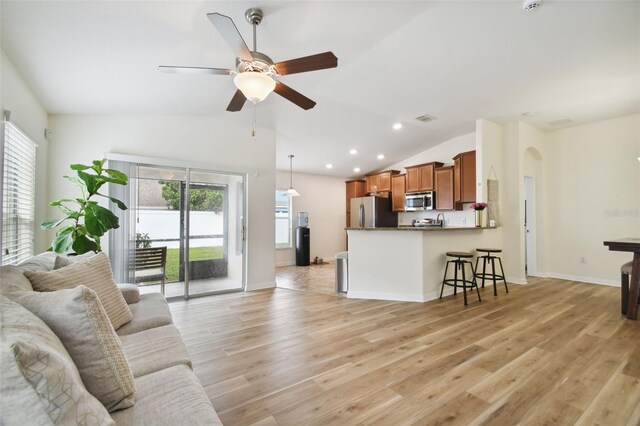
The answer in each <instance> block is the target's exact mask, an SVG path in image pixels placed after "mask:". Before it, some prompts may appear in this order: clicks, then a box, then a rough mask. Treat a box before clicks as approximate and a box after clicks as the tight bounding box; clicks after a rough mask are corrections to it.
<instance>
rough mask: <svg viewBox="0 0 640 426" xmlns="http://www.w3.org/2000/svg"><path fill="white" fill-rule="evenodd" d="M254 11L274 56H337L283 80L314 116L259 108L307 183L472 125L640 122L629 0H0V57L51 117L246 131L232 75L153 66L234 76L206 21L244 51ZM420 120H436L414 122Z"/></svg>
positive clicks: (637, 13) (246, 115)
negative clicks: (223, 26)
mask: <svg viewBox="0 0 640 426" xmlns="http://www.w3.org/2000/svg"><path fill="white" fill-rule="evenodd" d="M256 6H257V7H261V8H262V9H263V11H264V14H265V18H264V21H263V22H262V24H260V26H259V27H258V50H259V51H261V52H263V53H266V54H267V55H269V56H270V57H271V58H272V59H273V60H274V61H282V60H286V59H291V58H296V57H301V56H306V55H309V54H314V53H319V52H324V51H328V50H331V51H333V52H334V53H335V55H336V56H337V57H338V68H335V69H329V70H323V71H318V72H313V73H304V74H295V75H289V76H283V77H281V80H282V81H283V82H284V83H286V84H288V85H289V86H291V87H292V88H294V89H296V90H298V91H299V92H301V93H303V94H305V95H306V96H308V97H310V98H311V99H313V100H315V101H316V102H317V106H316V107H315V108H314V109H312V110H309V111H304V110H302V109H300V108H298V107H296V106H294V105H293V104H291V103H289V102H287V101H285V100H284V99H282V98H280V97H279V96H277V95H275V94H272V95H270V96H269V97H268V98H267V99H266V100H265V101H264V102H262V103H260V104H258V105H257V119H258V125H259V126H263V127H269V128H273V129H275V130H276V135H277V153H278V158H277V167H278V168H279V169H287V168H288V158H287V155H288V154H294V155H295V156H296V158H295V164H294V166H295V170H297V171H301V172H307V173H317V174H327V175H335V176H343V177H350V176H354V175H355V173H354V172H353V168H354V167H356V166H358V167H360V168H361V170H362V173H365V172H369V171H373V170H376V169H382V168H384V167H385V166H388V165H390V164H394V163H396V162H398V161H400V160H402V159H404V158H407V157H409V156H411V155H413V154H415V153H417V152H420V151H422V150H424V149H426V148H429V147H431V146H433V145H436V144H438V143H440V142H442V141H444V140H446V139H449V138H451V137H454V136H458V135H461V134H465V133H469V132H472V131H473V130H474V129H475V120H476V119H478V118H489V119H494V120H498V121H505V120H510V119H514V118H520V119H522V120H524V121H527V122H529V123H531V124H534V125H536V126H538V127H541V128H543V129H552V128H557V127H559V125H558V124H556V125H554V124H550V123H552V122H554V121H558V120H565V119H569V120H571V122H569V123H566V122H565V124H560V125H565V126H566V125H575V124H580V123H586V122H592V121H597V120H602V119H607V118H612V117H617V116H622V115H626V114H632V113H637V112H640V3H639V2H622V1H620V2H616V1H606V2H605V1H603V2H593V1H552V0H543V5H542V7H540V8H538V9H536V10H534V11H531V12H525V11H523V10H522V7H521V4H520V2H519V1H517V0H512V1H495V2H491V1H480V2H473V1H470V2H457V1H456V2H444V1H442V2H426V1H407V2H403V1H354V2H342V1H314V2H302V1H300V2H292V1H291V2H289V1H286V2H275V1H264V0H262V1H253V2H244V1H233V2H215V1H214V2H202V1H196V2H190V1H153V2H141V1H130V2H129V1H117V2H115V1H113V2H94V1H83V2H79V1H69V2H65V1H42V2H39V1H6V0H4V1H2V3H1V6H0V7H1V8H2V9H1V23H2V32H1V36H2V49H3V50H4V52H5V53H6V54H7V56H8V57H9V58H10V59H11V61H12V62H13V63H14V65H15V66H16V68H17V69H18V71H19V72H20V73H21V74H22V76H23V77H24V78H25V80H26V81H27V83H28V84H29V85H30V86H31V87H32V89H33V90H34V92H35V94H36V96H38V98H39V99H40V100H41V102H42V104H43V106H44V107H45V109H47V111H48V112H50V113H52V114H180V115H200V116H218V115H223V116H225V117H228V119H229V120H231V121H236V122H239V123H246V127H247V137H249V133H250V129H251V127H252V121H253V108H252V107H250V105H249V104H246V105H245V108H244V109H243V110H242V111H241V112H239V113H230V112H226V111H225V108H226V106H227V104H228V103H229V100H230V99H231V97H232V95H233V93H234V91H235V87H234V85H233V82H232V78H231V77H228V76H207V75H171V74H164V73H160V72H158V71H157V66H158V65H184V66H205V67H220V68H233V66H234V56H233V54H232V52H231V50H230V49H229V47H228V46H227V45H226V44H225V43H224V41H223V39H222V37H221V36H220V35H219V33H218V32H217V31H216V30H215V29H214V28H213V26H212V25H211V23H210V22H209V21H208V19H207V18H206V13H209V12H220V13H222V14H224V15H228V16H230V17H231V18H232V19H233V20H234V21H235V23H236V25H237V26H238V28H239V30H240V32H241V34H242V35H243V37H244V38H245V40H247V42H250V40H251V27H250V25H249V24H248V23H247V22H246V21H245V20H244V11H245V10H246V9H248V8H249V7H256ZM525 112H534V113H535V114H534V115H531V116H527V117H523V116H521V114H522V113H525ZM423 114H428V115H432V116H435V117H437V119H436V120H434V121H431V122H428V123H421V122H418V121H416V120H415V117H418V116H420V115H423ZM395 122H401V123H403V125H404V127H403V128H402V129H401V130H397V131H396V130H393V129H392V127H391V126H392V124H393V123H395ZM561 123H562V122H561ZM257 143H259V141H257ZM351 148H356V149H358V151H359V153H358V154H357V155H355V156H354V155H350V154H349V152H348V151H349V149H351ZM380 153H382V154H384V155H385V158H384V160H378V159H376V155H377V154H380ZM327 163H332V164H333V165H334V167H333V169H331V170H328V169H326V168H325V164H327ZM362 173H361V174H362Z"/></svg>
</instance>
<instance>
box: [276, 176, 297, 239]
mask: <svg viewBox="0 0 640 426" xmlns="http://www.w3.org/2000/svg"><path fill="white" fill-rule="evenodd" d="M286 191H287V190H286V189H278V188H276V190H275V194H274V197H275V200H276V201H275V202H276V205H275V209H274V216H275V217H274V220H275V232H274V245H275V249H276V250H291V249H292V248H293V200H292V197H289V196H287V195H285V197H286V198H287V200H288V201H287V205H288V209H289V214H288V215H287V220H288V223H289V231H288V236H289V245H287V246H278V237H277V234H278V217H277V216H276V215H277V214H278V212H277V210H278V204H277V203H278V192H280V193H283V194H284V193H285V192H286Z"/></svg>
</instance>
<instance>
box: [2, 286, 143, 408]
mask: <svg viewBox="0 0 640 426" xmlns="http://www.w3.org/2000/svg"><path fill="white" fill-rule="evenodd" d="M12 298H13V300H15V301H16V302H18V303H20V304H21V305H22V306H24V307H25V308H27V309H28V310H30V311H31V312H33V313H34V314H36V315H37V316H38V317H39V318H40V319H42V320H43V321H44V322H45V323H46V324H47V325H48V326H49V328H51V330H53V332H54V333H55V334H56V335H57V336H58V337H59V338H60V340H61V341H62V344H63V345H64V347H65V348H66V349H67V351H68V352H69V355H70V356H71V359H73V361H74V363H75V364H76V367H77V368H78V371H79V372H80V377H81V378H82V381H83V382H84V385H85V386H86V388H87V390H88V391H89V392H90V393H91V394H92V395H93V396H95V397H96V398H97V399H98V401H100V402H101V403H102V404H103V405H104V406H105V407H106V408H107V410H109V411H115V410H119V409H122V408H128V407H131V406H132V405H133V404H134V403H135V392H136V388H135V383H134V380H133V373H132V371H131V368H130V367H129V364H128V362H127V359H126V357H125V352H124V349H123V347H122V343H121V342H120V339H119V338H118V336H117V335H116V333H115V331H114V330H113V327H112V326H111V323H110V322H109V318H108V317H107V314H106V312H105V311H104V309H103V308H102V305H101V304H100V301H99V300H98V296H97V295H96V293H95V292H94V291H92V290H90V289H88V288H87V287H85V286H83V285H81V286H78V287H76V288H73V289H68V290H59V291H54V292H47V293H39V292H33V291H30V292H21V293H16V294H14V295H12Z"/></svg>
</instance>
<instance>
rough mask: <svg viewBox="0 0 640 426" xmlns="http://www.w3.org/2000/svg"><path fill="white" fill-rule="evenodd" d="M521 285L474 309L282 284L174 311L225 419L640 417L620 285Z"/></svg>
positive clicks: (619, 420)
mask: <svg viewBox="0 0 640 426" xmlns="http://www.w3.org/2000/svg"><path fill="white" fill-rule="evenodd" d="M309 271H311V270H309ZM325 273H326V275H328V272H326V270H325ZM290 279H291V278H290ZM332 279H333V276H331V280H332ZM304 285H305V284H304V283H300V284H299V286H300V287H304ZM326 285H327V286H329V283H326ZM332 285H333V284H332V281H331V286H332ZM311 287H313V286H311ZM510 291H511V292H510V293H509V294H508V295H507V294H505V293H504V288H502V289H500V292H499V295H498V297H494V296H493V294H492V290H491V288H489V287H487V288H486V289H484V290H481V294H482V300H483V301H482V303H478V302H477V301H475V302H473V303H470V304H469V306H468V307H466V308H465V307H464V306H463V304H462V298H461V295H460V294H458V296H451V297H448V298H445V299H444V300H442V301H432V302H428V303H423V304H422V303H401V302H384V301H366V300H353V299H347V298H344V297H336V296H333V295H330V294H322V292H309V291H295V290H290V289H284V288H278V289H274V290H264V291H258V292H250V293H234V294H227V295H221V296H212V297H206V298H200V299H192V300H189V301H179V302H172V303H171V310H172V312H173V315H174V320H175V323H176V325H177V326H178V328H179V329H180V331H181V332H182V334H183V336H184V340H185V343H186V345H187V347H188V348H189V352H190V353H191V356H192V359H193V362H194V370H195V372H196V374H197V376H198V377H199V379H200V381H201V382H202V384H203V385H204V386H205V389H206V391H207V393H208V395H209V397H210V398H211V401H212V403H213V405H214V407H215V408H216V411H217V412H218V413H219V415H220V418H221V419H222V421H223V423H224V424H225V425H250V424H260V425H272V424H279V425H303V424H304V425H315V424H318V425H320V424H322V425H326V424H336V425H350V424H364V425H404V424H407V425H408V424H416V425H426V424H465V425H466V424H491V425H500V426H503V425H515V424H518V423H520V424H527V425H529V424H531V425H537V424H600V425H624V424H633V425H636V424H639V423H640V322H638V321H629V320H626V319H625V318H624V317H623V316H622V315H621V314H620V306H619V303H620V302H619V293H618V292H619V290H618V289H617V288H612V287H605V286H597V285H589V284H581V283H576V282H570V281H562V280H554V279H543V280H540V281H539V282H537V283H535V284H530V285H527V286H518V285H511V286H510ZM470 300H472V301H473V300H474V298H473V297H471V298H470Z"/></svg>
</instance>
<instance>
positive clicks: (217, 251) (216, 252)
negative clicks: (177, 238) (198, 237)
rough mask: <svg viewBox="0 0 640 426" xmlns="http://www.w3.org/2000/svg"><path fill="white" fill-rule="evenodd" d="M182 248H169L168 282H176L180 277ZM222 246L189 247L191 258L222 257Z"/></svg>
mask: <svg viewBox="0 0 640 426" xmlns="http://www.w3.org/2000/svg"><path fill="white" fill-rule="evenodd" d="M179 258H180V249H177V248H175V249H167V267H166V274H167V282H169V283H171V282H176V281H178V280H179V278H180V259H179ZM222 258H223V252H222V247H221V246H213V247H193V248H190V249H189V260H206V259H222Z"/></svg>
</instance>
